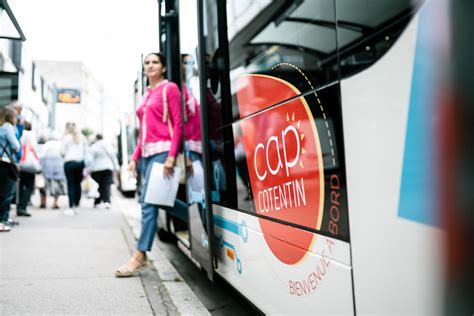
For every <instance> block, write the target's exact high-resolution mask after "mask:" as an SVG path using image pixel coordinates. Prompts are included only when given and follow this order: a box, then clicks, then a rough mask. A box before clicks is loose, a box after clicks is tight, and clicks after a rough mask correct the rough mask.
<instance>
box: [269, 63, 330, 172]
mask: <svg viewBox="0 0 474 316" xmlns="http://www.w3.org/2000/svg"><path fill="white" fill-rule="evenodd" d="M280 66H289V67H292V68H294V69H296V70H297V71H298V72H299V73H300V74H301V75H302V76H303V77H304V78H305V80H306V82H307V83H308V84H309V86H310V87H311V90H314V87H313V85H312V84H311V81H310V80H309V79H308V77H307V76H306V75H305V73H304V72H303V71H301V69H299V68H298V67H296V66H295V65H293V64H290V63H278V64H276V65H275V66H273V67H272V70H274V69H275V68H278V67H280ZM314 95H315V96H316V100H318V104H319V109H320V111H321V114H322V115H323V118H324V124H325V125H326V132H327V134H328V137H329V145H330V146H331V156H332V164H333V166H336V154H335V153H334V145H333V140H332V134H331V130H330V129H329V123H328V119H327V116H326V112H325V111H324V106H323V104H322V103H321V100H319V96H318V93H317V92H316V91H314Z"/></svg>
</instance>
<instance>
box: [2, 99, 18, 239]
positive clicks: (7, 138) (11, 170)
mask: <svg viewBox="0 0 474 316" xmlns="http://www.w3.org/2000/svg"><path fill="white" fill-rule="evenodd" d="M16 123H17V113H16V111H15V109H14V108H13V107H12V106H6V107H4V108H2V109H0V152H1V153H2V154H1V156H0V179H1V181H0V232H8V231H10V227H9V226H8V216H9V211H10V204H11V202H12V200H13V197H14V188H15V184H16V178H15V177H16V176H18V174H15V168H16V167H15V166H14V164H15V158H14V157H13V156H14V155H15V154H16V153H18V152H19V151H20V142H19V141H18V139H17V137H16V131H15V125H16Z"/></svg>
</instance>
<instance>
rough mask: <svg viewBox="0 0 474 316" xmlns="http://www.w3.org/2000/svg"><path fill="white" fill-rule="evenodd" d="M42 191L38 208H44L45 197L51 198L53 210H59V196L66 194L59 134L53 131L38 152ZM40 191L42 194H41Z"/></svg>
mask: <svg viewBox="0 0 474 316" xmlns="http://www.w3.org/2000/svg"><path fill="white" fill-rule="evenodd" d="M40 161H41V170H42V173H43V177H44V182H45V183H44V190H40V196H41V202H40V207H41V208H46V206H47V196H48V195H49V196H52V197H53V209H59V203H58V200H59V196H61V195H65V194H66V175H65V173H64V159H63V156H62V155H61V134H60V132H58V131H53V132H52V133H51V135H50V137H49V140H48V141H47V142H46V143H45V144H44V145H43V147H42V148H41V151H40ZM41 191H42V192H41Z"/></svg>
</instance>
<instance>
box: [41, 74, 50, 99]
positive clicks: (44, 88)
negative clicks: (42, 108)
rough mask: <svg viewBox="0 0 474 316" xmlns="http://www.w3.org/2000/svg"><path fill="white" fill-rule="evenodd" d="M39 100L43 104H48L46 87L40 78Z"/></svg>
mask: <svg viewBox="0 0 474 316" xmlns="http://www.w3.org/2000/svg"><path fill="white" fill-rule="evenodd" d="M41 100H43V102H44V104H48V87H47V85H46V82H45V81H44V79H43V78H41Z"/></svg>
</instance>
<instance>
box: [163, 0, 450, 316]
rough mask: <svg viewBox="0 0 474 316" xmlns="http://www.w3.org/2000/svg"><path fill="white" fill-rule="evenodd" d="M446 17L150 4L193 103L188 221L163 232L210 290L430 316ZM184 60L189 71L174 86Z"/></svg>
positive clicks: (281, 308)
mask: <svg viewBox="0 0 474 316" xmlns="http://www.w3.org/2000/svg"><path fill="white" fill-rule="evenodd" d="M441 6H442V5H441ZM444 9H445V8H444ZM444 9H443V8H442V7H441V8H440V2H438V1H428V0H427V1H423V0H415V1H413V0H386V1H381V0H367V1H344V0H298V1H286V0H274V1H271V0H258V1H254V0H227V1H221V0H197V1H195V2H194V1H187V0H186V1H184V0H160V1H159V12H160V15H159V19H160V21H159V25H160V41H161V42H160V45H161V47H160V49H161V51H162V52H164V53H165V55H166V56H167V59H168V60H167V62H168V76H169V79H170V80H172V81H174V82H176V83H177V84H178V85H180V86H182V83H183V82H186V86H187V87H188V88H189V87H191V90H192V93H193V94H194V95H195V97H196V99H197V100H198V102H199V104H200V109H201V130H202V144H203V162H202V167H203V173H202V176H201V177H200V178H199V179H192V181H189V180H188V183H187V184H186V185H185V189H184V191H185V195H186V198H187V200H188V204H189V205H190V206H189V222H188V224H187V226H186V227H185V228H184V229H183V228H182V227H181V228H173V227H171V232H173V233H176V235H177V236H178V238H179V241H178V245H179V247H180V248H181V249H182V250H183V251H184V252H185V253H186V254H187V255H188V256H189V257H190V258H192V260H193V262H195V263H196V264H197V265H199V266H200V267H201V268H202V269H204V270H205V271H206V272H207V274H208V276H209V278H210V279H213V278H214V277H215V276H216V275H218V276H219V277H220V278H223V279H224V280H226V281H227V282H228V283H229V284H230V285H232V286H233V287H234V288H235V289H236V290H237V291H238V292H239V293H241V294H242V295H243V296H244V297H245V298H246V299H248V301H249V302H251V303H252V304H253V305H255V307H257V308H258V309H259V310H260V311H261V312H263V313H265V314H323V315H324V314H344V315H349V314H417V315H418V314H426V315H433V314H439V313H441V312H442V310H443V305H442V304H443V275H442V251H441V248H440V247H441V246H440V245H441V242H442V229H441V226H440V221H439V217H438V214H439V212H438V207H439V205H437V199H436V197H435V195H434V194H435V192H436V181H435V179H436V177H435V169H436V168H435V167H436V166H435V163H436V159H435V157H434V155H433V153H434V152H435V151H436V150H435V148H434V147H433V146H434V144H433V142H432V141H431V139H432V135H434V131H433V126H434V124H433V123H434V122H435V121H436V95H435V93H434V92H435V91H436V89H437V86H438V82H437V80H436V78H437V75H438V74H439V72H440V71H442V69H441V66H440V65H441V64H442V63H440V62H439V60H437V53H436V52H437V47H436V42H435V41H434V40H433V39H434V38H438V39H439V38H441V37H442V36H443V32H437V30H438V29H439V30H443V28H444V27H446V26H447V20H446V17H445V16H444V15H445V14H446V13H445V12H446V11H447V10H444ZM435 22H436V24H435ZM434 35H436V36H434ZM181 53H186V54H189V55H190V56H191V57H192V60H194V61H195V63H194V67H195V68H194V70H193V71H186V76H185V78H183V74H182V73H183V72H182V65H181V58H180V54H181ZM186 67H188V65H186ZM184 106H186V105H185V104H183V108H184ZM184 120H185V119H184ZM190 182H193V183H190ZM197 182H200V184H197ZM161 213H162V215H161V216H165V217H169V215H167V214H166V213H165V212H161ZM162 223H169V221H166V220H165V221H163V220H160V224H161V225H163V224H162ZM162 228H163V227H162ZM164 229H170V227H164ZM183 231H184V233H183Z"/></svg>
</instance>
